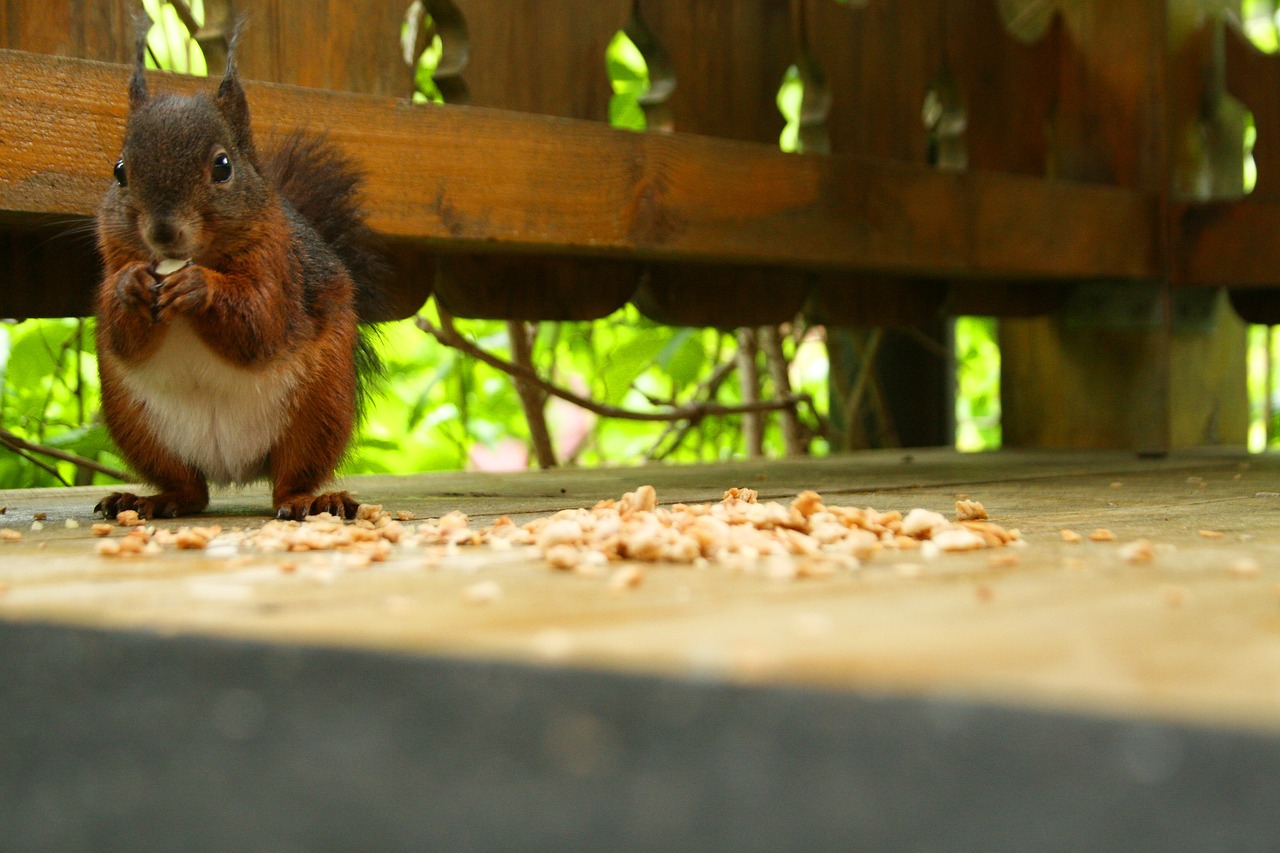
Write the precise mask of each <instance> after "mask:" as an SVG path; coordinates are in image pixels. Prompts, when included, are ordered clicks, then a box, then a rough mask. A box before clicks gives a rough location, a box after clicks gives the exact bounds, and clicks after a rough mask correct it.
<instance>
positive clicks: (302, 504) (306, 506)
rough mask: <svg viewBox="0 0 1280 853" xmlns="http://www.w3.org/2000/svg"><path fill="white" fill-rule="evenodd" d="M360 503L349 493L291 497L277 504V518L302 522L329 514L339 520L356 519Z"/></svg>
mask: <svg viewBox="0 0 1280 853" xmlns="http://www.w3.org/2000/svg"><path fill="white" fill-rule="evenodd" d="M359 509H360V502H359V501H358V500H356V499H355V498H353V497H351V494H350V493H349V492H325V493H324V494H319V495H308V494H300V495H290V496H289V497H286V498H283V499H281V500H279V501H277V502H276V518H278V519H281V520H284V521H288V520H290V519H292V520H294V521H302V520H303V519H304V518H306V517H307V516H308V515H319V514H320V513H322V512H327V513H329V514H330V515H333V516H336V517H338V518H355V517H356V511H357V510H359Z"/></svg>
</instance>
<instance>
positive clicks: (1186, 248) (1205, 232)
mask: <svg viewBox="0 0 1280 853" xmlns="http://www.w3.org/2000/svg"><path fill="white" fill-rule="evenodd" d="M1174 223H1175V229H1176V231H1175V238H1174V247H1175V248H1174V258H1173V274H1174V280H1175V282H1177V283H1178V284H1182V285H1188V286H1220V287H1221V286H1225V287H1266V286H1276V285H1280V263H1277V260H1278V259H1277V258H1275V257H1274V256H1272V254H1271V253H1270V252H1269V251H1267V249H1268V248H1269V247H1271V246H1273V245H1275V235H1276V234H1280V203H1276V202H1273V201H1268V200H1258V201H1254V200H1252V199H1245V200H1243V201H1231V202H1217V203H1208V204H1184V205H1179V206H1177V207H1176V209H1175V215H1174Z"/></svg>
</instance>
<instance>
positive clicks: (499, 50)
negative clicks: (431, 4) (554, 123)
mask: <svg viewBox="0 0 1280 853" xmlns="http://www.w3.org/2000/svg"><path fill="white" fill-rule="evenodd" d="M454 2H455V5H456V7H457V10H458V12H459V13H461V15H462V16H463V18H464V19H465V20H466V27H467V33H468V44H469V47H470V58H469V61H468V63H467V65H466V68H465V69H464V70H463V71H462V74H461V77H462V79H463V80H464V81H465V83H466V87H467V100H466V103H469V104H473V105H475V106H479V107H497V108H499V109H505V110H518V111H520V112H530V113H539V114H541V115H555V116H562V117H564V118H578V119H590V120H594V121H602V122H603V121H608V118H609V98H610V97H611V96H612V94H613V90H612V87H611V86H610V84H609V78H608V76H607V74H606V73H605V48H606V47H607V46H608V44H609V40H610V39H612V38H613V35H614V33H616V32H617V31H618V30H621V29H622V28H623V27H624V26H625V25H626V23H627V12H628V9H629V7H630V2H629V0H559V2H557V3H554V4H547V3H544V2H541V0H454Z"/></svg>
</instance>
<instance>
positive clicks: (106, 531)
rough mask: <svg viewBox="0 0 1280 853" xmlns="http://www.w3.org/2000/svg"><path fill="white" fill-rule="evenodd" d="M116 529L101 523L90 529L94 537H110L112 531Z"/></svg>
mask: <svg viewBox="0 0 1280 853" xmlns="http://www.w3.org/2000/svg"><path fill="white" fill-rule="evenodd" d="M114 529H115V528H114V527H112V526H111V525H110V524H107V523H105V522H100V523H98V524H95V525H93V527H91V528H90V530H91V531H92V533H93V535H94V536H110V535H111V531H112V530H114Z"/></svg>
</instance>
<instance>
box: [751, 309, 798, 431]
mask: <svg viewBox="0 0 1280 853" xmlns="http://www.w3.org/2000/svg"><path fill="white" fill-rule="evenodd" d="M758 334H759V339H760V349H761V350H762V351H763V352H764V362H765V365H766V366H767V367H768V368H769V376H770V377H771V378H772V379H773V387H774V389H776V391H777V394H778V396H780V397H786V396H790V394H791V376H790V375H789V373H790V368H791V365H790V364H788V363H787V359H786V357H785V356H784V355H783V354H782V336H781V335H779V334H778V327H777V326H761V327H760V331H759V333H758ZM780 414H781V417H782V438H783V442H784V443H785V444H786V448H787V455H788V456H804V438H803V436H802V435H801V429H800V415H799V413H798V412H797V411H796V410H795V409H788V410H786V411H784V412H781V413H780Z"/></svg>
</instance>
